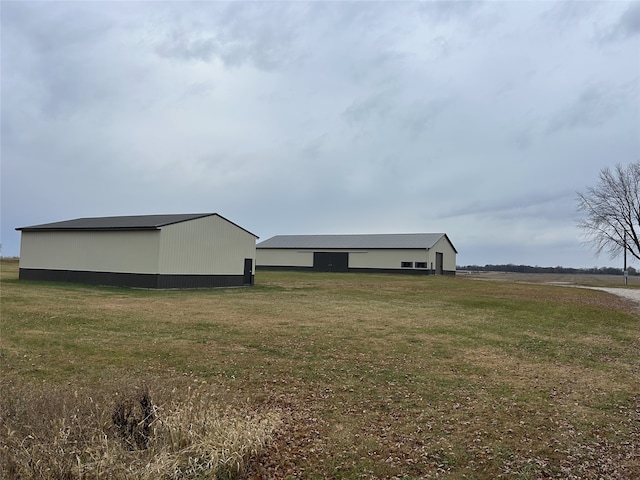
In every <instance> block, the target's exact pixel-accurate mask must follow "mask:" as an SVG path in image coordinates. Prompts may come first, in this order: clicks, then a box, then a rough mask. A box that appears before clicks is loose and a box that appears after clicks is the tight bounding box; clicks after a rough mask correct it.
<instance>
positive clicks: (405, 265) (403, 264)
mask: <svg viewBox="0 0 640 480" xmlns="http://www.w3.org/2000/svg"><path fill="white" fill-rule="evenodd" d="M400 265H401V266H402V268H413V262H401V264H400Z"/></svg>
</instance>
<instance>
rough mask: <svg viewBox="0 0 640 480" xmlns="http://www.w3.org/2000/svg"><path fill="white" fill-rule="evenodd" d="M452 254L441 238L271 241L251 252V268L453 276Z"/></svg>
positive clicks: (308, 237) (282, 237) (376, 236)
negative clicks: (252, 257)
mask: <svg viewBox="0 0 640 480" xmlns="http://www.w3.org/2000/svg"><path fill="white" fill-rule="evenodd" d="M457 253H458V252H457V250H456V249H455V247H454V246H453V244H452V243H451V241H450V240H449V237H448V236H447V235H446V234H445V233H407V234H373V235H277V236H275V237H272V238H270V239H268V240H265V241H264V242H261V243H259V244H258V245H257V246H256V254H257V259H256V267H257V268H260V269H300V270H316V271H333V272H397V273H413V274H438V275H444V274H451V275H453V274H455V272H456V255H457Z"/></svg>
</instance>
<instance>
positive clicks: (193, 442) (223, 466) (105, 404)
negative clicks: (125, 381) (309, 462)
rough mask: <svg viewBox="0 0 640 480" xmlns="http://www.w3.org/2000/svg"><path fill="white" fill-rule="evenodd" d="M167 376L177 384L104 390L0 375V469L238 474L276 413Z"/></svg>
mask: <svg viewBox="0 0 640 480" xmlns="http://www.w3.org/2000/svg"><path fill="white" fill-rule="evenodd" d="M169 383H170V384H174V385H179V388H178V386H175V387H173V388H171V389H170V390H167V388H166V387H163V386H161V385H154V388H153V389H148V387H146V386H145V387H140V388H132V387H125V388H124V389H122V390H120V391H115V392H112V393H110V392H108V391H106V390H102V391H97V390H87V389H80V390H78V389H72V388H71V387H70V386H69V387H55V386H45V385H40V386H34V385H15V384H13V383H4V384H3V385H2V388H3V397H4V398H3V402H2V405H1V407H2V410H0V428H1V429H2V436H1V437H0V438H1V440H2V441H1V443H0V475H1V476H2V478H8V479H9V478H20V479H52V480H54V479H87V478H91V479H112V478H115V479H133V478H135V479H157V478H166V479H189V478H210V479H216V478H225V479H232V478H244V476H245V474H246V473H247V469H248V466H249V464H250V461H251V460H252V459H253V458H255V457H256V456H258V455H259V454H260V453H262V451H263V450H264V449H265V448H266V446H267V445H268V443H269V442H270V441H271V440H272V438H273V435H274V432H275V431H276V430H278V429H279V427H280V425H281V423H282V418H281V412H279V411H278V410H277V409H270V410H267V409H256V408H254V407H249V406H246V405H245V406H241V405H236V406H231V405H229V404H228V403H227V401H225V400H224V396H222V398H221V395H220V394H219V391H218V389H216V388H212V387H210V386H208V385H207V384H201V383H197V384H194V385H185V384H184V381H179V382H178V383H176V382H171V381H170V382H169ZM156 395H157V396H156ZM156 398H157V400H156Z"/></svg>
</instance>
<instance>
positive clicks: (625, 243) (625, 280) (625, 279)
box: [623, 232, 629, 285]
mask: <svg viewBox="0 0 640 480" xmlns="http://www.w3.org/2000/svg"><path fill="white" fill-rule="evenodd" d="M623 275H624V284H625V285H627V284H628V283H629V272H628V271H627V232H624V272H623Z"/></svg>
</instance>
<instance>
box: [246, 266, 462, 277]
mask: <svg viewBox="0 0 640 480" xmlns="http://www.w3.org/2000/svg"><path fill="white" fill-rule="evenodd" d="M256 270H271V271H287V270H288V271H297V272H300V271H305V272H314V271H317V270H315V269H314V268H313V267H297V266H283V265H257V266H256ZM349 273H401V274H405V275H435V274H436V272H435V270H428V269H420V268H397V269H396V268H349ZM455 274H456V272H455V270H444V271H443V272H442V275H455Z"/></svg>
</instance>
